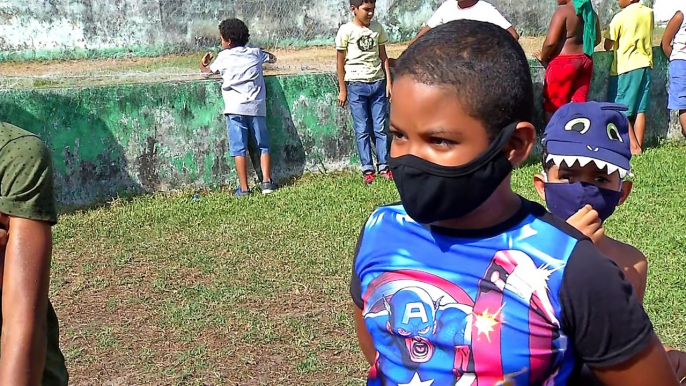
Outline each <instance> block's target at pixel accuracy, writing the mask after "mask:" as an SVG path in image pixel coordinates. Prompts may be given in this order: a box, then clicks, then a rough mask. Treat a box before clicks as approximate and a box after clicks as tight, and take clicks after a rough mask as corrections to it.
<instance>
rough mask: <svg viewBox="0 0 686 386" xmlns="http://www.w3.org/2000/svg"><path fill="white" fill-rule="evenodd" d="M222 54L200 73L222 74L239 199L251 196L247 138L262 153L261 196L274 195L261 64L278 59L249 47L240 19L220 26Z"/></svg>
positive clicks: (207, 60) (207, 56)
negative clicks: (251, 137) (252, 141)
mask: <svg viewBox="0 0 686 386" xmlns="http://www.w3.org/2000/svg"><path fill="white" fill-rule="evenodd" d="M219 37H220V38H221V44H222V48H224V50H222V51H221V52H220V53H219V54H218V55H217V59H215V61H214V62H212V64H210V61H211V60H212V54H211V53H209V52H208V53H207V54H205V56H204V57H203V58H202V60H201V61H200V70H201V71H202V72H205V73H214V74H221V76H222V79H223V80H224V82H223V83H222V96H223V98H224V115H226V126H227V130H228V133H229V153H230V155H231V157H233V159H234V162H235V163H236V174H238V182H239V185H240V186H239V187H238V188H237V189H236V196H246V195H249V194H250V193H251V191H250V187H249V186H248V166H247V163H246V155H247V152H248V138H249V137H250V136H251V135H254V136H255V140H256V142H257V147H258V148H259V149H260V167H261V168H262V189H261V190H262V193H263V194H267V193H272V192H273V191H274V190H275V189H276V184H275V183H274V182H273V181H272V177H271V157H270V155H269V132H268V131H267V118H266V117H267V104H266V102H265V96H266V90H265V85H264V76H263V74H262V64H263V63H265V62H267V63H274V62H276V57H275V56H274V55H272V54H270V53H269V52H266V51H262V50H261V49H259V48H254V47H249V46H248V45H247V44H248V40H249V39H250V31H249V30H248V27H247V26H246V25H245V23H243V21H241V20H239V19H226V20H224V21H222V22H221V24H219Z"/></svg>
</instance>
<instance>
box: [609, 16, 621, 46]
mask: <svg viewBox="0 0 686 386" xmlns="http://www.w3.org/2000/svg"><path fill="white" fill-rule="evenodd" d="M619 26H620V20H619V15H616V16H615V17H613V18H612V21H611V22H610V28H608V30H607V31H605V39H610V40H612V41H615V42H616V41H617V39H619V30H620V28H619Z"/></svg>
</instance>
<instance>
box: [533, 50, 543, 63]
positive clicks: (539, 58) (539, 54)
mask: <svg viewBox="0 0 686 386" xmlns="http://www.w3.org/2000/svg"><path fill="white" fill-rule="evenodd" d="M534 58H536V59H538V61H539V62H541V63H543V60H541V51H536V52H534Z"/></svg>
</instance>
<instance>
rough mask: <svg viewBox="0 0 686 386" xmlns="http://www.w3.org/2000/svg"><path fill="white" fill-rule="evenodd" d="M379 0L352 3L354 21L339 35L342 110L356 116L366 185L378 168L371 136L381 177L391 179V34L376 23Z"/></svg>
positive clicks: (352, 1) (341, 29)
mask: <svg viewBox="0 0 686 386" xmlns="http://www.w3.org/2000/svg"><path fill="white" fill-rule="evenodd" d="M375 7H376V0H350V10H351V11H352V12H353V15H354V18H353V20H352V21H351V22H350V23H346V24H344V25H342V26H341V28H340V30H339V31H338V34H337V35H336V51H337V52H338V54H337V60H338V66H337V67H338V83H339V86H340V93H339V94H338V102H339V104H340V105H341V107H343V106H345V103H346V101H347V102H348V104H349V105H350V113H351V114H352V117H353V129H354V130H355V140H356V142H357V151H358V153H359V156H360V163H361V164H362V174H363V176H364V182H365V183H367V184H370V183H372V182H373V181H374V176H375V169H374V161H373V160H372V149H371V142H372V140H371V135H372V132H373V135H374V139H375V144H376V158H377V168H378V171H379V175H380V176H381V177H384V178H388V179H391V178H393V175H392V174H391V171H390V170H389V169H388V165H387V156H388V138H387V134H386V123H387V120H388V97H389V96H390V93H391V79H390V76H389V74H390V70H389V65H388V55H387V54H386V46H385V45H386V43H387V42H388V35H387V34H386V31H385V30H384V28H383V27H382V26H381V24H379V23H377V22H376V21H372V18H373V17H374V9H375Z"/></svg>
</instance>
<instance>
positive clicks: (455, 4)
mask: <svg viewBox="0 0 686 386" xmlns="http://www.w3.org/2000/svg"><path fill="white" fill-rule="evenodd" d="M465 19H466V20H475V21H484V22H488V23H492V24H495V25H497V26H499V27H500V28H502V29H504V30H507V31H508V32H509V33H510V34H511V35H512V36H513V37H514V38H515V39H516V40H519V34H518V33H517V31H516V30H515V29H514V27H513V26H512V24H511V23H510V22H509V21H508V20H507V19H505V17H504V16H503V15H502V14H501V13H500V12H499V11H498V10H497V9H496V8H495V7H494V6H493V5H492V4H491V3H488V2H486V1H484V0H446V2H444V3H443V4H442V5H441V6H440V7H439V8H438V9H437V10H436V12H434V14H433V16H431V18H430V19H429V20H428V21H427V22H426V26H425V27H424V28H422V30H421V31H419V33H418V34H417V36H415V38H414V39H412V42H411V43H410V44H412V43H414V42H415V40H417V39H419V37H420V36H422V35H424V34H425V33H426V32H427V31H429V30H430V29H431V28H436V27H437V26H439V25H441V24H445V23H447V22H450V21H453V20H465Z"/></svg>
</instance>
